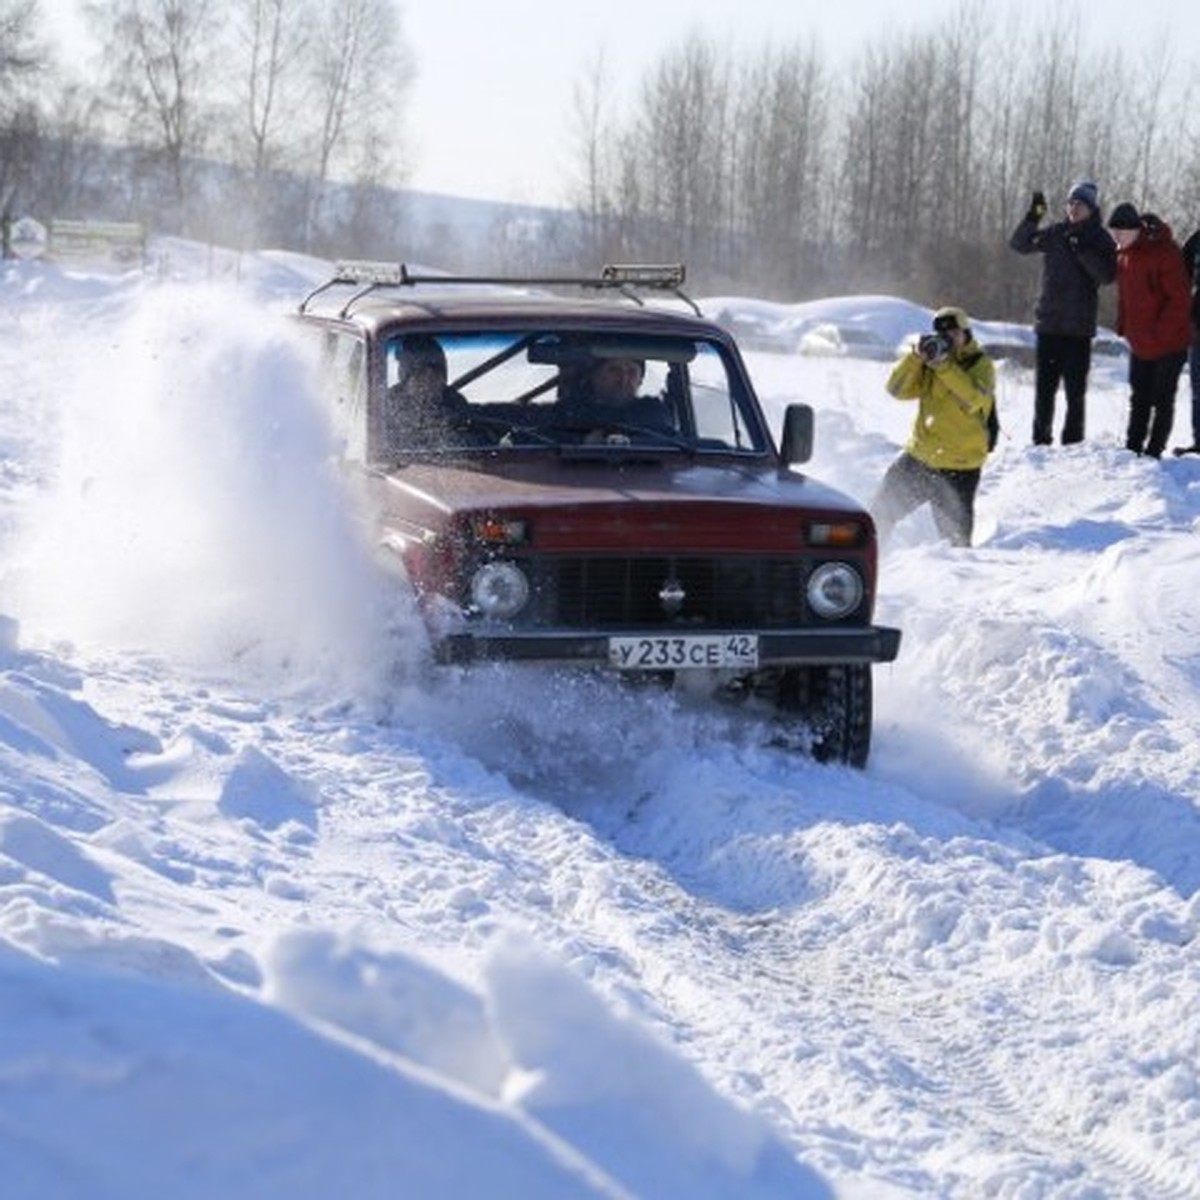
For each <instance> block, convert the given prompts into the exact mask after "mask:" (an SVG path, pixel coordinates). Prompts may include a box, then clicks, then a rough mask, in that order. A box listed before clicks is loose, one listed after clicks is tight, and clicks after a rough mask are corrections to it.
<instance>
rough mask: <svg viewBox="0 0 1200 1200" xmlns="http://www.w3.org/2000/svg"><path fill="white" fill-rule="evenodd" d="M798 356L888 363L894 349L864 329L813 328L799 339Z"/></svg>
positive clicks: (861, 327) (849, 326)
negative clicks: (870, 360) (859, 359)
mask: <svg viewBox="0 0 1200 1200" xmlns="http://www.w3.org/2000/svg"><path fill="white" fill-rule="evenodd" d="M796 348H797V350H798V351H799V353H801V354H806V355H815V356H818V357H822V358H869V359H875V360H877V361H888V362H890V361H891V360H892V359H893V358H894V357H895V348H894V347H893V346H891V345H890V344H889V343H888V342H887V341H886V340H885V339H884V338H882V337H881V336H880V335H879V334H878V333H876V332H875V330H873V329H868V328H867V327H866V326H865V325H834V324H833V323H832V322H823V323H822V324H820V325H814V326H813V327H812V328H811V329H809V330H807V331H806V332H805V333H803V334H802V335H801V337H800V342H799V344H798V346H797V347H796Z"/></svg>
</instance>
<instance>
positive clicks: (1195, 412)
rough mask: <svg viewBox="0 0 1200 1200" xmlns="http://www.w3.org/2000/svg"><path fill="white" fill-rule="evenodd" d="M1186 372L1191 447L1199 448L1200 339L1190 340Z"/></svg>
mask: <svg viewBox="0 0 1200 1200" xmlns="http://www.w3.org/2000/svg"><path fill="white" fill-rule="evenodd" d="M1188 372H1189V374H1190V375H1191V379H1192V445H1193V446H1200V337H1196V336H1194V337H1193V338H1192V348H1191V350H1190V351H1189V352H1188Z"/></svg>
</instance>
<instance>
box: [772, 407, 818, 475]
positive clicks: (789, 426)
mask: <svg viewBox="0 0 1200 1200" xmlns="http://www.w3.org/2000/svg"><path fill="white" fill-rule="evenodd" d="M812 452H813V410H812V405H810V404H789V405H788V406H787V408H786V410H785V411H784V414H783V440H782V441H781V443H780V446H779V453H780V456H781V457H782V458H783V461H784V463H785V464H786V465H787V466H789V467H790V466H791V465H792V464H793V463H805V462H808V460H809V459H810V458H812Z"/></svg>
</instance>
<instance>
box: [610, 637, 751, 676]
mask: <svg viewBox="0 0 1200 1200" xmlns="http://www.w3.org/2000/svg"><path fill="white" fill-rule="evenodd" d="M608 661H609V663H610V665H612V666H614V667H619V668H620V669H621V670H622V671H674V670H679V669H683V668H687V667H757V666H758V636H757V634H753V633H717V634H690V635H683V636H673V637H672V636H657V637H614V638H609V639H608Z"/></svg>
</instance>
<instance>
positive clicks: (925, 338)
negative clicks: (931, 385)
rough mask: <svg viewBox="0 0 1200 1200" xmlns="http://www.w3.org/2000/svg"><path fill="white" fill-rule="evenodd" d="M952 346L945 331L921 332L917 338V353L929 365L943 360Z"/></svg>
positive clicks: (948, 355)
mask: <svg viewBox="0 0 1200 1200" xmlns="http://www.w3.org/2000/svg"><path fill="white" fill-rule="evenodd" d="M953 348H954V343H953V342H951V340H950V338H949V335H947V334H945V333H923V334H922V335H921V336H920V337H919V338H918V339H917V354H918V355H919V356H920V357H921V359H922V360H924V361H925V362H927V363H928V364H929V365H930V366H931V367H936V366H937V365H938V363H943V362H945V361H946V359H948V358H949V357H950V351H951V350H952V349H953Z"/></svg>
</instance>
